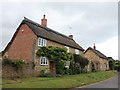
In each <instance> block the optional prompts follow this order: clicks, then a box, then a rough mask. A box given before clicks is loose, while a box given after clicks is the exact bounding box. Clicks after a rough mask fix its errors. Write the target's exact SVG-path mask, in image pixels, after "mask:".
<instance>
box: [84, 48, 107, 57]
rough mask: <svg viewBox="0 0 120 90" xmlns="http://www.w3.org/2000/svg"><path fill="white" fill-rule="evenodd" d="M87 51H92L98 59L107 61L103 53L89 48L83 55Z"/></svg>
mask: <svg viewBox="0 0 120 90" xmlns="http://www.w3.org/2000/svg"><path fill="white" fill-rule="evenodd" d="M88 50H92V51H93V52H94V53H95V54H96V55H97V56H99V57H100V58H104V59H108V57H106V56H105V55H104V54H103V53H101V52H100V51H98V50H95V49H93V48H91V47H89V48H88V49H87V50H86V51H85V53H86V52H87V51H88Z"/></svg>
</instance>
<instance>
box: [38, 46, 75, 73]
mask: <svg viewBox="0 0 120 90" xmlns="http://www.w3.org/2000/svg"><path fill="white" fill-rule="evenodd" d="M36 55H37V56H45V57H47V58H48V59H49V60H53V61H54V62H55V68H56V73H57V74H64V73H65V71H64V68H65V62H66V61H70V60H73V55H72V54H71V53H67V49H66V48H60V47H52V46H48V47H41V48H40V49H39V50H38V51H37V53H36Z"/></svg>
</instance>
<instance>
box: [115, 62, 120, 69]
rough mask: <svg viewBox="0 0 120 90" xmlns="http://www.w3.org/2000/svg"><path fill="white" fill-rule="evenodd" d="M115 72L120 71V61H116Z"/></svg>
mask: <svg viewBox="0 0 120 90" xmlns="http://www.w3.org/2000/svg"><path fill="white" fill-rule="evenodd" d="M115 70H117V71H120V61H119V60H116V61H115Z"/></svg>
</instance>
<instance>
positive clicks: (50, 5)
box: [0, 1, 118, 59]
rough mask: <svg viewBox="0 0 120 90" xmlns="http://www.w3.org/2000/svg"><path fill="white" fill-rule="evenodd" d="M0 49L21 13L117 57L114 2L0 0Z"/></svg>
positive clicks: (116, 9) (84, 44) (116, 6)
mask: <svg viewBox="0 0 120 90" xmlns="http://www.w3.org/2000/svg"><path fill="white" fill-rule="evenodd" d="M0 4H1V5H0V6H1V7H0V11H1V12H0V25H1V30H2V31H1V33H0V37H1V38H0V41H1V42H2V44H1V45H0V51H2V50H4V48H5V47H6V45H7V44H8V42H9V41H10V40H11V38H12V36H13V34H14V33H15V31H16V29H17V27H18V26H19V25H20V23H21V21H22V20H23V19H24V17H27V18H29V19H31V20H33V21H35V22H37V23H40V24H41V19H42V18H43V15H44V14H45V15H46V18H47V27H49V28H51V29H53V30H55V31H58V32H60V33H62V34H65V35H67V36H68V35H73V39H74V40H75V41H76V42H77V43H78V44H79V45H80V46H82V47H83V48H84V49H87V48H88V47H93V45H94V43H95V45H96V49H97V50H99V51H101V52H102V53H103V54H105V55H106V56H108V57H113V58H114V59H118V3H117V2H29V1H27V2H24V1H19V2H7V1H6V2H2V3H0Z"/></svg>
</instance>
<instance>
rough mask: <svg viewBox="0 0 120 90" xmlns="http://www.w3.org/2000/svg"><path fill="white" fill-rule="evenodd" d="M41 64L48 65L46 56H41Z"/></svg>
mask: <svg viewBox="0 0 120 90" xmlns="http://www.w3.org/2000/svg"><path fill="white" fill-rule="evenodd" d="M40 64H41V65H48V59H47V58H46V57H40Z"/></svg>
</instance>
